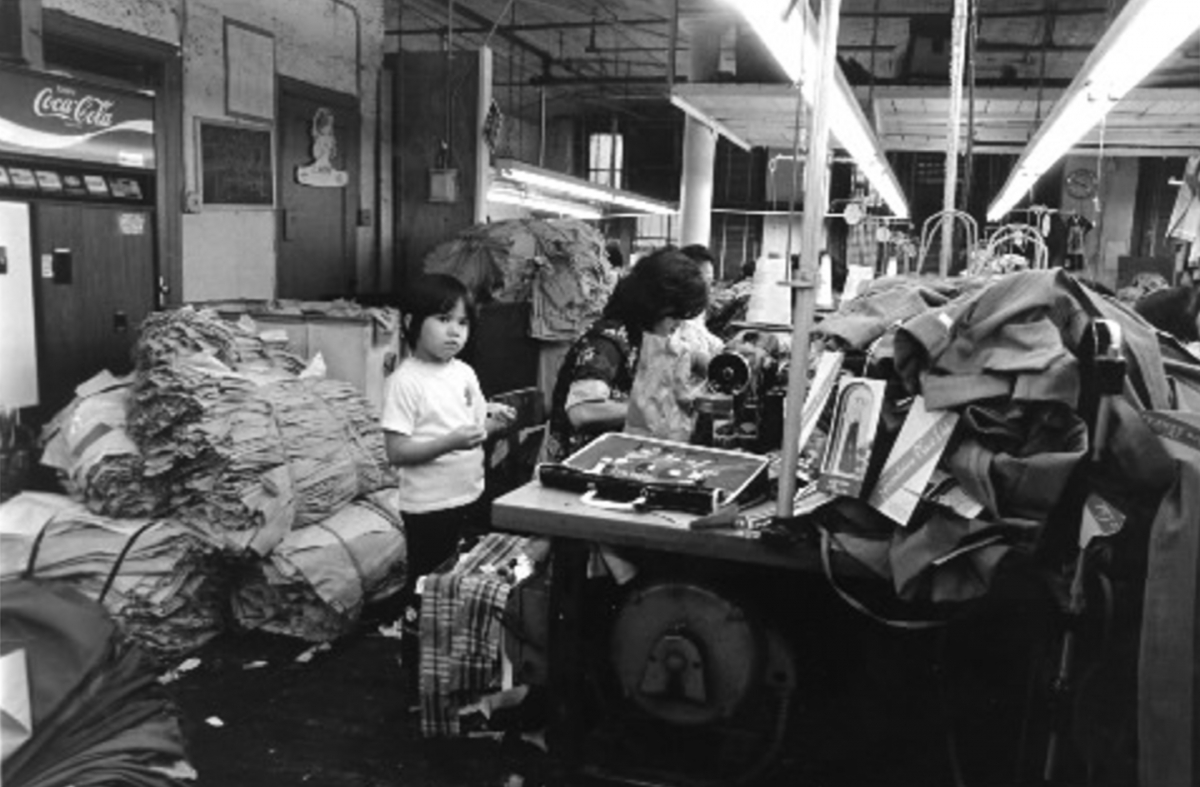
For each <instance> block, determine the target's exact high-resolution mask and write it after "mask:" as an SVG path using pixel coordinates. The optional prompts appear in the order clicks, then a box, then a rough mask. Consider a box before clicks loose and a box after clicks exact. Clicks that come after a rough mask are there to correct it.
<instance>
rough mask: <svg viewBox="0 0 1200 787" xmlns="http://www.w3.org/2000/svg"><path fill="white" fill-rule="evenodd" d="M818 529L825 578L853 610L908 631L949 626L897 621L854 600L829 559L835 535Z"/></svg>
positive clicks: (941, 622)
mask: <svg viewBox="0 0 1200 787" xmlns="http://www.w3.org/2000/svg"><path fill="white" fill-rule="evenodd" d="M816 527H817V530H818V531H819V532H820V533H821V567H822V568H823V569H824V570H825V578H826V579H827V580H829V586H830V587H831V588H833V592H835V593H837V594H838V596H840V597H841V599H842V601H845V602H846V603H847V604H849V605H850V607H851V609H854V610H856V611H858V612H861V613H862V614H864V615H866V616H867V617H869V618H870V619H871V620H874V621H876V622H877V623H882V624H883V625H885V626H891V627H892V628H898V629H906V630H909V631H924V630H928V629H935V628H941V627H942V626H946V625H949V623H950V621H949V620H895V619H893V618H887V617H884V616H883V615H880V614H879V613H877V612H874V611H872V610H871V609H870V608H869V607H867V605H866V604H864V603H862V602H861V601H859V600H858V599H856V598H854V596H852V595H850V593H849V592H848V591H847V590H845V589H844V588H843V587H842V586H841V585H839V584H838V582H837V579H836V578H835V577H834V575H833V564H832V562H831V561H830V559H829V553H830V548H831V543H832V542H833V540H834V536H833V534H831V533H830V532H829V531H828V530H826V529H825V528H823V527H821V526H820V525H817V526H816Z"/></svg>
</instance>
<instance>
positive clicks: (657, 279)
mask: <svg viewBox="0 0 1200 787" xmlns="http://www.w3.org/2000/svg"><path fill="white" fill-rule="evenodd" d="M707 306H708V284H706V283H705V281H704V277H703V276H702V275H701V274H700V266H699V265H698V264H696V261H695V260H693V259H691V258H689V257H688V256H687V255H685V254H683V253H682V252H680V251H679V250H678V249H673V248H665V249H659V250H657V251H655V252H653V253H651V254H650V255H649V256H647V257H643V258H642V259H641V260H639V261H638V263H637V264H636V265H634V266H633V270H632V271H630V273H629V275H627V276H626V277H625V278H623V279H621V280H620V281H619V282H617V288H616V289H615V290H613V294H612V296H611V297H610V298H609V299H608V303H607V304H605V306H604V316H605V317H609V318H611V319H615V320H620V321H621V322H622V323H624V325H625V330H626V331H627V332H628V333H629V341H630V342H631V343H632V345H633V346H634V347H638V346H640V345H641V339H642V334H643V333H645V332H646V331H647V330H649V329H651V328H653V327H654V325H655V324H656V323H658V321H659V320H661V319H663V318H664V317H676V318H678V319H681V320H689V319H691V318H692V317H695V316H697V315H699V314H702V313H703V312H704V309H705V308H706V307H707Z"/></svg>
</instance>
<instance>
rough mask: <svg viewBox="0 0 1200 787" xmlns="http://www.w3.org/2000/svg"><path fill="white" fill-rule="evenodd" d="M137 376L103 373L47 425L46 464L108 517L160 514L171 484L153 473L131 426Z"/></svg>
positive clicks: (73, 492)
mask: <svg viewBox="0 0 1200 787" xmlns="http://www.w3.org/2000/svg"><path fill="white" fill-rule="evenodd" d="M132 385H133V380H132V378H129V377H113V376H112V374H110V373H109V372H108V371H103V372H101V373H100V374H97V375H96V376H95V377H93V378H92V379H90V380H88V381H87V382H85V383H83V384H82V385H80V386H79V387H78V388H76V389H75V390H76V397H75V399H74V400H73V401H72V402H71V403H70V404H69V405H67V407H65V408H64V409H63V410H62V411H61V412H59V414H58V415H56V416H55V417H54V419H53V420H52V421H50V422H49V423H48V424H46V426H45V427H44V428H43V429H42V443H43V446H44V450H43V452H42V464H44V465H46V466H48V467H53V468H55V469H56V470H57V471H58V474H59V478H60V480H61V481H62V484H63V487H64V488H65V489H66V490H67V492H68V493H70V495H71V497H73V498H75V499H76V500H79V501H81V502H82V503H83V504H84V505H86V506H87V507H88V510H90V511H92V512H94V513H97V514H105V515H107V516H153V515H154V514H157V513H160V512H161V508H162V504H163V502H164V501H163V495H164V493H165V489H164V488H163V485H162V484H161V483H160V481H159V479H155V478H147V477H146V475H145V463H144V461H143V459H142V452H141V451H139V450H138V447H137V445H136V444H135V443H134V442H133V440H132V439H131V438H130V437H129V434H128V433H127V432H126V430H125V411H126V408H127V407H128V403H129V398H130V391H131V388H132Z"/></svg>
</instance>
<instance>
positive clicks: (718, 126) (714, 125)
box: [671, 94, 750, 151]
mask: <svg viewBox="0 0 1200 787" xmlns="http://www.w3.org/2000/svg"><path fill="white" fill-rule="evenodd" d="M671 103H672V104H674V105H675V106H676V107H678V108H679V109H681V110H683V113H684V114H685V115H690V116H691V117H692V118H694V119H695V120H698V121H699V122H701V123H703V124H704V125H706V126H708V127H709V128H711V129H712V130H713V131H715V132H717V133H718V134H720V135H721V136H723V137H725V139H727V140H729V141H730V142H732V143H733V144H735V145H737V146H738V147H739V148H741V149H742V150H745V151H749V150H750V143H749V142H747V141H746V140H744V139H742V138H741V137H739V136H738V135H737V134H734V133H733V132H732V131H730V130H729V127H728V126H726V125H725V124H724V123H722V122H721V121H719V120H717V119H716V118H713V117H709V116H708V115H706V114H704V113H703V112H701V111H700V110H699V109H697V108H696V107H694V106H692V104H691V102H689V101H688V100H687V99H686V98H684V97H683V96H677V95H674V94H672V95H671Z"/></svg>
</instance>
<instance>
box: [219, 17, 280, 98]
mask: <svg viewBox="0 0 1200 787" xmlns="http://www.w3.org/2000/svg"><path fill="white" fill-rule="evenodd" d="M225 112H226V113H227V114H228V115H229V116H230V117H241V118H250V119H252V120H274V119H275V37H274V36H273V35H271V33H269V32H267V31H266V30H260V29H258V28H256V27H251V26H250V25H247V24H245V23H243V22H239V21H237V20H236V19H226V20H225Z"/></svg>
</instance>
